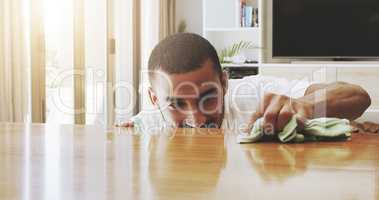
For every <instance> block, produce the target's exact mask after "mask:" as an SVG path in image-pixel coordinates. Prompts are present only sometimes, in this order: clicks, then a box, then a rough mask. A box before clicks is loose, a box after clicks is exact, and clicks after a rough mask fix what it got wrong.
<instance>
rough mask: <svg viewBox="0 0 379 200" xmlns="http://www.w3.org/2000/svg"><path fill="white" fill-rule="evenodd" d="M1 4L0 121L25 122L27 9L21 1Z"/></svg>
mask: <svg viewBox="0 0 379 200" xmlns="http://www.w3.org/2000/svg"><path fill="white" fill-rule="evenodd" d="M0 2H1V3H0V121H7V122H24V121H26V117H27V113H28V87H27V85H28V80H29V79H28V70H29V67H30V65H29V61H28V42H27V37H28V31H27V26H26V25H27V22H26V19H27V17H26V12H25V10H24V8H26V7H25V6H23V1H22V0H1V1H0Z"/></svg>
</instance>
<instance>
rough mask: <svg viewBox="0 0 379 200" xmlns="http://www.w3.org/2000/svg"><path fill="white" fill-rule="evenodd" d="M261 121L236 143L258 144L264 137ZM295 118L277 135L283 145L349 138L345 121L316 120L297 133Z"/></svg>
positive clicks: (306, 124)
mask: <svg viewBox="0 0 379 200" xmlns="http://www.w3.org/2000/svg"><path fill="white" fill-rule="evenodd" d="M262 122H263V119H262V118H260V119H258V120H257V121H256V122H255V123H254V127H253V129H252V130H251V132H250V133H249V134H248V135H239V136H238V138H237V142H238V143H253V142H259V141H261V140H262V139H263V137H264V135H265V134H264V131H263V128H262ZM297 126H298V124H297V121H296V117H295V116H294V117H292V119H291V120H290V121H289V122H288V124H287V125H286V126H285V127H284V129H283V130H282V131H281V132H279V133H278V134H277V137H278V139H279V140H280V141H281V142H283V143H288V142H293V143H301V142H306V141H325V140H347V139H349V138H350V136H351V132H352V130H353V129H352V127H351V126H350V121H349V120H347V119H337V118H318V119H312V120H308V121H307V122H305V125H304V129H303V130H302V131H301V133H298V132H297V130H296V128H297Z"/></svg>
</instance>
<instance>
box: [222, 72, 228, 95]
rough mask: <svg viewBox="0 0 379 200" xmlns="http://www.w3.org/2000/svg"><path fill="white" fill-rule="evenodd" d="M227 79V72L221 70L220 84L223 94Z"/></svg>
mask: <svg viewBox="0 0 379 200" xmlns="http://www.w3.org/2000/svg"><path fill="white" fill-rule="evenodd" d="M228 80H229V75H228V72H227V71H223V72H222V74H221V85H222V89H223V92H224V95H225V94H226V91H227V90H228Z"/></svg>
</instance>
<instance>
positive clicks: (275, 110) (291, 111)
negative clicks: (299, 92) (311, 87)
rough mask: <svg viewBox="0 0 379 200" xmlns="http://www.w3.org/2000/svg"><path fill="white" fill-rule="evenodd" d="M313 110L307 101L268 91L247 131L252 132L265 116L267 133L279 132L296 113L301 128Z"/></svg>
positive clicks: (264, 122)
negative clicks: (257, 122) (255, 124)
mask: <svg viewBox="0 0 379 200" xmlns="http://www.w3.org/2000/svg"><path fill="white" fill-rule="evenodd" d="M312 110H313V109H312V105H311V104H309V103H307V102H306V101H302V100H300V99H293V98H290V97H288V96H284V95H277V94H273V93H267V94H265V96H264V98H263V99H262V100H261V102H260V104H259V107H258V109H257V111H256V112H255V113H254V114H253V116H252V117H251V119H250V121H249V125H248V128H247V130H246V131H248V132H250V130H251V129H252V127H253V126H254V123H255V121H257V119H259V118H262V117H263V129H264V132H265V133H266V134H273V133H278V132H279V131H281V130H283V128H284V127H285V126H286V125H287V123H288V122H289V121H290V120H291V118H292V117H293V116H294V115H296V117H297V119H298V123H299V126H300V128H301V126H303V125H304V122H305V120H306V119H309V118H311V116H312Z"/></svg>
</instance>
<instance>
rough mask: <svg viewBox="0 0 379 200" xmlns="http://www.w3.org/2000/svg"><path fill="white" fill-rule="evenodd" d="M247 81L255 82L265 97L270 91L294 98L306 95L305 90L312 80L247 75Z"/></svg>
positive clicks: (261, 94)
mask: <svg viewBox="0 0 379 200" xmlns="http://www.w3.org/2000/svg"><path fill="white" fill-rule="evenodd" d="M246 81H251V82H254V84H255V85H256V86H257V88H258V92H259V93H260V96H261V97H263V95H264V94H265V93H268V92H270V93H275V94H281V95H286V96H289V97H292V98H299V97H302V96H304V94H305V91H306V90H307V88H308V87H309V85H310V81H309V80H307V78H304V79H300V80H288V79H285V78H279V77H274V76H261V75H259V76H252V77H246Z"/></svg>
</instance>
